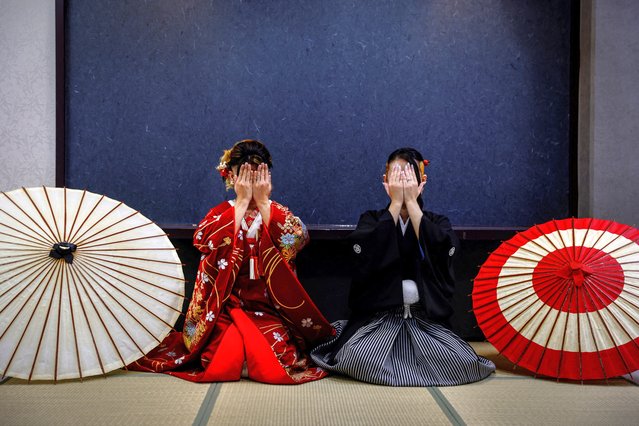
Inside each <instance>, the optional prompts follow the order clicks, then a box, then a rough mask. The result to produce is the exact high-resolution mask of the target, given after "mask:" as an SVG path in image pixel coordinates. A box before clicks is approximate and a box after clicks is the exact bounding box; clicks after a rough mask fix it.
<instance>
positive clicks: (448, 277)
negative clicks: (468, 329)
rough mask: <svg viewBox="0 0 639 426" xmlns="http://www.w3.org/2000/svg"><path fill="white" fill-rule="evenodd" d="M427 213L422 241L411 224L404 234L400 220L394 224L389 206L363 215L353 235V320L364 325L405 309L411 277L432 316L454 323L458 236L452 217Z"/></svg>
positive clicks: (426, 309) (422, 230)
mask: <svg viewBox="0 0 639 426" xmlns="http://www.w3.org/2000/svg"><path fill="white" fill-rule="evenodd" d="M423 213H424V215H423V217H422V220H421V223H420V226H419V239H417V237H416V235H415V231H414V230H413V226H412V224H411V223H409V224H408V228H407V229H406V233H405V235H404V236H403V235H402V231H401V227H400V224H399V221H398V223H397V224H395V223H394V221H393V217H392V215H391V214H390V212H389V211H388V210H387V209H384V210H377V211H374V210H369V211H367V212H365V213H363V214H362V215H361V217H360V219H359V222H358V224H357V229H356V230H355V231H354V232H353V233H352V234H351V235H350V236H349V240H350V242H351V244H352V248H353V253H354V257H355V263H354V271H353V280H352V283H351V291H350V295H349V307H350V308H351V310H352V314H351V321H350V322H354V323H359V324H362V325H363V323H365V322H366V320H367V319H369V318H370V317H371V316H372V315H373V314H375V313H376V312H379V311H385V310H390V309H394V308H397V307H401V306H402V305H403V304H404V301H403V294H402V280H404V279H412V280H414V281H415V282H416V283H417V289H418V291H419V303H420V304H421V306H422V307H423V309H424V311H425V312H426V316H427V317H428V319H430V320H431V321H435V322H438V323H440V324H443V325H444V326H447V327H450V324H449V318H450V316H451V315H452V314H453V308H452V306H451V298H452V296H453V291H454V288H455V276H454V273H453V268H452V263H453V260H454V258H455V257H456V254H457V252H458V251H459V240H458V238H457V236H456V235H455V233H454V231H453V229H452V227H451V225H450V222H449V221H448V218H447V217H445V216H442V215H438V214H435V213H432V212H429V211H424V212H423ZM353 320H354V321H353ZM350 326H357V325H356V324H349V327H348V328H351V327H350ZM348 334H350V333H348Z"/></svg>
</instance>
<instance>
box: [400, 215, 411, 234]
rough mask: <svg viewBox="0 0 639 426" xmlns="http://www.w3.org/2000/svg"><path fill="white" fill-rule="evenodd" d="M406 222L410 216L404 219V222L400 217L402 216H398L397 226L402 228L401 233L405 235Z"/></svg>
mask: <svg viewBox="0 0 639 426" xmlns="http://www.w3.org/2000/svg"><path fill="white" fill-rule="evenodd" d="M408 222H410V217H409V218H408V219H406V222H404V220H403V219H402V217H401V216H400V217H399V226H400V227H401V228H402V235H406V229H407V228H408Z"/></svg>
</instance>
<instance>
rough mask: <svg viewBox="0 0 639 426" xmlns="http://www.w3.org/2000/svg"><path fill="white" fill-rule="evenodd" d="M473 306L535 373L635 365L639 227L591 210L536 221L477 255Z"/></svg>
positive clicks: (605, 371)
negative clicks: (581, 215) (589, 214)
mask: <svg viewBox="0 0 639 426" xmlns="http://www.w3.org/2000/svg"><path fill="white" fill-rule="evenodd" d="M473 309H474V312H475V315H476V317H477V322H478V324H479V326H480V327H481V329H482V331H483V332H484V334H485V336H486V338H487V339H488V340H489V341H490V342H491V343H492V344H493V345H494V346H495V347H496V348H497V349H498V350H499V351H500V352H501V353H502V354H503V355H504V356H506V357H507V358H508V359H509V360H511V361H512V362H513V363H515V364H516V365H519V366H521V367H524V368H526V369H528V370H530V371H532V372H534V373H536V374H539V375H544V376H549V377H557V378H567V379H578V380H583V379H605V378H608V377H616V376H619V375H622V374H627V373H630V372H633V371H636V370H639V230H637V229H635V228H633V227H630V226H627V225H622V224H619V223H616V222H612V221H606V220H600V219H591V218H586V219H564V220H552V221H550V222H547V223H544V224H543V225H535V226H533V227H532V228H530V229H528V230H526V231H524V232H521V233H519V234H517V235H515V236H514V237H513V238H512V239H510V240H508V241H506V242H504V243H502V244H501V245H500V246H499V247H498V248H497V249H496V250H495V251H494V252H493V253H492V254H491V255H490V256H489V258H488V259H487V260H486V262H485V263H484V264H483V265H482V267H481V269H480V271H479V274H478V275H477V277H476V278H475V284H474V288H473Z"/></svg>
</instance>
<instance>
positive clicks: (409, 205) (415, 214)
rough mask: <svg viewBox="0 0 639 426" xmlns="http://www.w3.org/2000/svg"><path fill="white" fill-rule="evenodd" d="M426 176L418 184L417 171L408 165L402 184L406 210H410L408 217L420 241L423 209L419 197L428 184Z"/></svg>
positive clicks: (404, 171)
mask: <svg viewBox="0 0 639 426" xmlns="http://www.w3.org/2000/svg"><path fill="white" fill-rule="evenodd" d="M425 178H426V175H424V176H423V177H422V181H421V183H417V176H416V175H415V169H414V168H413V166H412V165H411V164H406V167H405V168H404V170H402V179H403V180H402V182H403V183H404V202H405V204H406V210H408V217H410V222H411V223H412V224H413V230H414V231H415V235H416V236H417V239H419V225H420V223H421V221H422V216H423V213H422V209H421V207H420V206H419V203H418V202H417V197H419V194H421V193H422V190H423V189H424V184H425V183H426V179H425Z"/></svg>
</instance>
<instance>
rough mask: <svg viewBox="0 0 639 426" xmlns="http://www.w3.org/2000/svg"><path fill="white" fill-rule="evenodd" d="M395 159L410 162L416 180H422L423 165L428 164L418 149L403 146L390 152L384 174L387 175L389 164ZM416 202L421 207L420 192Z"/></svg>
mask: <svg viewBox="0 0 639 426" xmlns="http://www.w3.org/2000/svg"><path fill="white" fill-rule="evenodd" d="M397 159H402V160H404V161H406V162H407V163H408V164H410V165H411V166H412V169H413V171H414V172H415V176H416V177H417V182H421V181H422V177H423V176H424V167H425V166H428V164H429V161H428V160H424V157H423V156H422V154H421V153H420V152H419V151H417V150H416V149H415V148H409V147H405V148H399V149H396V150H395V151H393V152H391V153H390V155H389V156H388V160H387V161H386V176H388V171H389V168H390V164H391V163H392V162H393V161H395V160H397ZM417 202H418V203H419V205H420V207H423V205H424V201H423V200H422V196H421V194H420V195H419V196H418V197H417Z"/></svg>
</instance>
